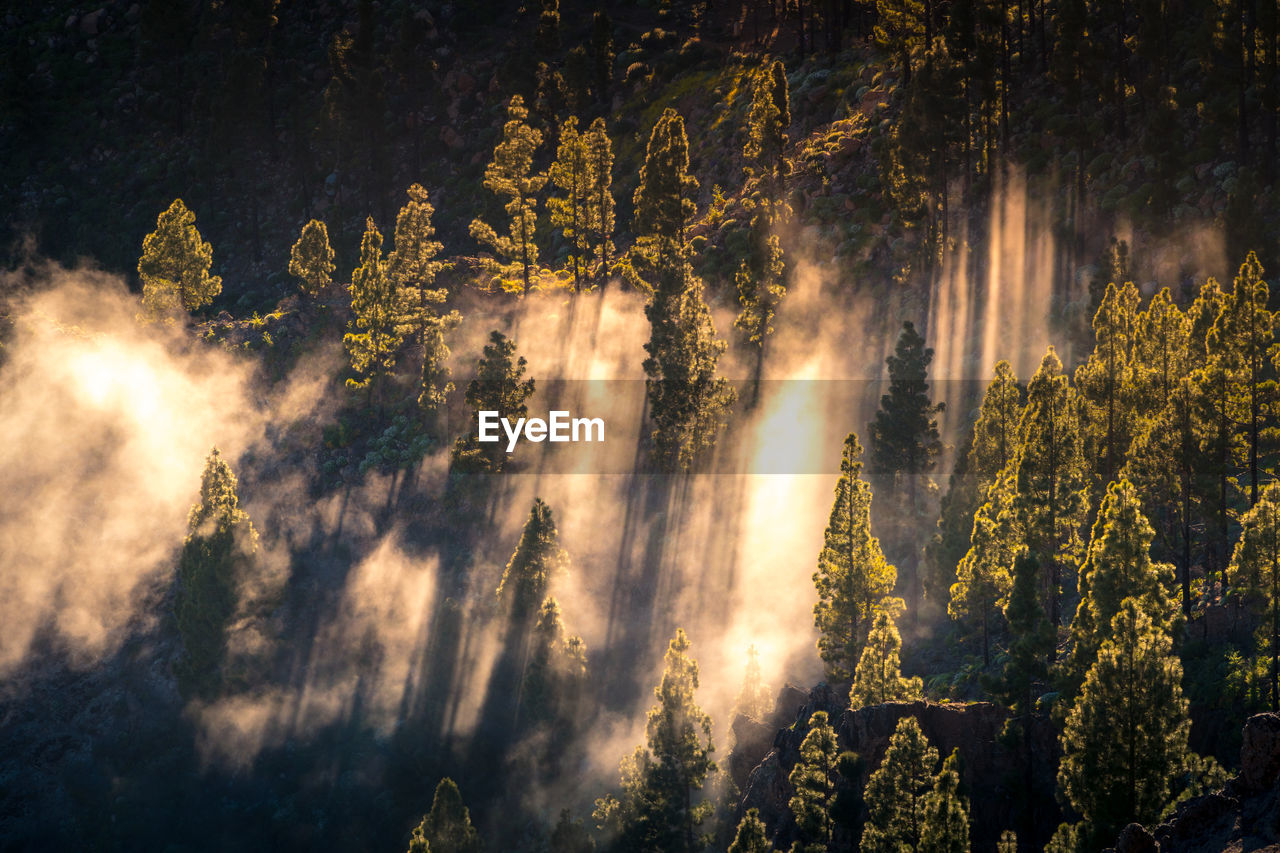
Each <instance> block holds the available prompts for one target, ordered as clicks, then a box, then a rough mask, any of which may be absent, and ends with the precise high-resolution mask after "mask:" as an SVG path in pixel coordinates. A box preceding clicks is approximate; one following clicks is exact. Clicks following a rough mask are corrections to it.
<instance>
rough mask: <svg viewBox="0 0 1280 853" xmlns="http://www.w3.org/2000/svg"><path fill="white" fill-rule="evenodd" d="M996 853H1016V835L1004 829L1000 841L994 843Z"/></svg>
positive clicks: (1010, 830)
mask: <svg viewBox="0 0 1280 853" xmlns="http://www.w3.org/2000/svg"><path fill="white" fill-rule="evenodd" d="M996 853H1018V833H1016V832H1014V831H1013V830H1012V829H1006V830H1005V831H1004V832H1002V833H1000V840H999V841H998V842H997V843H996Z"/></svg>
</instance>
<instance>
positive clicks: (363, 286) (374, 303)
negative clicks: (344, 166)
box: [342, 217, 404, 399]
mask: <svg viewBox="0 0 1280 853" xmlns="http://www.w3.org/2000/svg"><path fill="white" fill-rule="evenodd" d="M403 302H404V295H403V294H402V293H401V291H400V288H399V286H398V285H397V282H396V281H395V279H393V278H392V277H391V276H389V275H388V274H387V262H386V261H385V260H384V259H383V257H382V234H381V233H379V231H378V228H377V226H376V225H374V224H373V217H369V218H368V219H366V220H365V228H364V236H363V237H362V238H361V240H360V266H358V267H356V269H355V271H354V272H353V273H351V315H352V316H351V322H350V324H349V325H348V327H347V328H348V331H347V333H346V334H345V335H343V338H342V341H343V343H344V344H346V347H347V353H348V354H349V355H350V357H351V368H352V370H354V371H355V372H356V373H357V374H358V375H359V376H360V378H358V379H348V380H347V384H348V385H349V386H350V387H352V388H365V387H368V388H369V389H370V390H369V393H370V398H371V399H373V397H374V394H375V392H376V390H377V388H378V386H379V385H380V383H381V381H382V379H383V378H384V377H386V376H388V375H389V374H390V373H391V371H392V370H393V369H394V368H395V364H396V355H397V352H398V351H399V349H400V345H401V344H402V343H403V342H404V330H403V327H402V326H401V319H400V318H401V315H402V311H403Z"/></svg>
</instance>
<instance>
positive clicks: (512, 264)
mask: <svg viewBox="0 0 1280 853" xmlns="http://www.w3.org/2000/svg"><path fill="white" fill-rule="evenodd" d="M528 119H529V111H528V110H526V109H525V106H524V99H523V98H521V97H520V96H519V95H513V96H512V97H511V101H510V103H509V104H508V105H507V122H506V124H505V125H503V128H502V139H501V140H500V141H499V142H498V145H497V146H496V147H495V148H494V149H493V160H492V161H491V162H490V163H489V166H488V168H486V169H485V172H484V187H485V189H487V190H489V192H491V193H494V194H496V195H499V196H504V197H505V198H506V199H507V204H506V211H507V215H508V216H510V217H511V225H510V229H509V233H508V234H505V235H499V234H498V233H497V232H495V231H494V230H493V228H492V227H490V226H489V225H486V224H485V223H484V222H482V221H481V220H479V219H475V220H472V222H471V236H472V237H473V238H475V239H476V240H478V241H479V242H481V243H486V244H488V245H489V246H492V247H493V249H494V251H496V252H497V253H498V254H499V255H500V256H502V257H503V258H504V259H505V260H506V261H507V264H508V265H509V267H508V268H504V269H501V270H499V280H500V281H502V282H504V286H506V285H505V282H506V280H507V279H508V278H509V276H510V275H511V274H512V271H514V270H517V269H518V270H519V275H520V277H521V282H522V285H523V292H526V293H527V292H528V290H529V286H530V284H531V283H532V273H533V271H534V270H535V269H536V266H537V263H538V247H537V244H536V243H534V229H535V228H536V227H537V223H538V213H537V203H538V200H537V193H538V192H539V191H540V190H541V189H542V187H543V185H544V184H546V182H547V177H546V175H541V174H537V173H535V172H534V170H533V156H534V154H535V153H536V152H537V150H538V146H540V145H541V144H542V133H541V131H538V130H536V129H534V128H532V127H530V126H529V122H528Z"/></svg>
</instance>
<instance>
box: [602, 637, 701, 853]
mask: <svg viewBox="0 0 1280 853" xmlns="http://www.w3.org/2000/svg"><path fill="white" fill-rule="evenodd" d="M688 652H689V638H688V637H687V636H686V635H685V633H684V630H683V629H677V630H676V636H675V637H674V638H673V639H672V640H671V643H670V645H669V647H668V648H667V654H666V658H665V663H666V666H665V669H664V671H663V673H662V683H661V684H659V685H658V686H657V687H656V688H654V695H655V696H657V698H658V704H657V705H655V706H654V707H653V708H652V709H651V710H650V711H649V719H648V724H647V727H646V732H647V739H648V746H647V747H644V746H641V747H637V748H636V751H635V753H634V754H633V755H632V756H630V757H629V758H627V759H626V760H624V761H623V765H622V787H623V790H622V797H621V798H617V797H614V796H613V795H608V796H606V797H603V798H602V799H600V800H597V801H596V811H595V816H596V818H597V820H599V821H600V822H601V824H602V825H603V826H606V827H609V828H611V829H614V830H615V831H617V832H618V842H617V845H618V849H619V850H623V851H637V852H638V851H644V850H662V851H671V853H694V851H696V850H700V849H701V847H702V845H701V842H700V839H699V838H698V837H697V834H696V833H697V830H698V827H699V826H700V825H701V824H702V822H703V820H705V819H706V817H707V816H708V814H709V813H710V811H711V806H712V804H711V803H710V802H706V801H704V802H701V803H698V802H695V798H696V797H697V795H698V792H699V791H700V790H701V789H702V785H703V783H704V782H705V781H706V779H707V775H708V774H710V773H712V772H714V771H715V769H716V765H715V762H714V761H712V759H711V754H712V752H714V751H715V747H714V746H713V745H712V743H711V718H710V717H709V716H707V715H706V714H705V713H703V711H702V709H701V708H699V707H698V705H697V703H696V702H695V701H694V695H693V694H694V691H695V690H697V688H698V664H697V663H696V662H695V661H694V660H693V659H692V658H690V657H689V654H688Z"/></svg>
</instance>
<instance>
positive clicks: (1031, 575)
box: [995, 551, 1054, 725]
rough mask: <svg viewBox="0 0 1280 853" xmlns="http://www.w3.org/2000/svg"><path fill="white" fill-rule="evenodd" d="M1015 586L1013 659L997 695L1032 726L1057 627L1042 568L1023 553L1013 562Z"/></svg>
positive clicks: (1010, 611)
mask: <svg viewBox="0 0 1280 853" xmlns="http://www.w3.org/2000/svg"><path fill="white" fill-rule="evenodd" d="M1012 574H1013V585H1012V587H1011V588H1010V590H1009V599H1008V602H1007V603H1006V604H1005V607H1004V618H1005V621H1006V622H1007V623H1008V625H1009V636H1010V642H1009V657H1008V659H1007V660H1006V661H1005V665H1004V673H1003V675H1002V677H1001V680H1000V683H999V684H998V686H997V687H996V691H995V692H996V693H997V694H998V695H999V696H1000V697H1001V699H1002V700H1003V702H1004V704H1006V705H1008V706H1009V707H1010V708H1011V709H1012V710H1013V713H1014V714H1015V715H1016V716H1019V717H1022V718H1023V719H1024V721H1026V723H1027V724H1028V725H1029V724H1030V716H1031V714H1032V712H1034V711H1035V686H1036V685H1037V684H1038V683H1041V682H1043V681H1045V679H1047V678H1048V676H1049V666H1048V664H1047V662H1046V660H1047V657H1048V654H1049V649H1051V648H1052V647H1053V642H1054V635H1053V628H1052V626H1051V625H1050V624H1049V622H1048V620H1047V619H1046V618H1045V614H1044V606H1043V605H1042V604H1041V595H1040V567H1039V565H1038V564H1037V563H1036V559H1035V557H1034V556H1032V555H1031V554H1029V553H1027V552H1026V551H1023V552H1022V553H1020V554H1018V556H1017V557H1015V558H1014V561H1013V572H1012Z"/></svg>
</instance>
